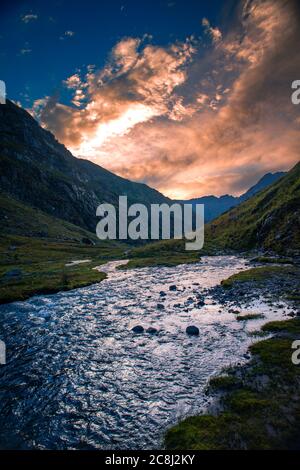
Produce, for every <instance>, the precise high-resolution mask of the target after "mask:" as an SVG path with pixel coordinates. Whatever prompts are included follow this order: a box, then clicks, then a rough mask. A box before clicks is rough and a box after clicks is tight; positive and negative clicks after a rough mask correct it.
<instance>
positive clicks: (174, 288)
mask: <svg viewBox="0 0 300 470" xmlns="http://www.w3.org/2000/svg"><path fill="white" fill-rule="evenodd" d="M169 290H170V291H175V290H177V286H175V284H173V285H172V286H170V287H169Z"/></svg>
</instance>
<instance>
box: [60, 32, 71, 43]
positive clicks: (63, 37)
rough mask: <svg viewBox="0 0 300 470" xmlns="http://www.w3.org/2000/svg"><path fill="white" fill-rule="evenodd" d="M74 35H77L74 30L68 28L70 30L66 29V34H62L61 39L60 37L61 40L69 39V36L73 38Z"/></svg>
mask: <svg viewBox="0 0 300 470" xmlns="http://www.w3.org/2000/svg"><path fill="white" fill-rule="evenodd" d="M73 36H75V33H74V31H70V30H68V31H65V32H64V34H63V35H62V36H60V38H59V39H60V40H61V41H64V40H65V39H67V38H72V37H73Z"/></svg>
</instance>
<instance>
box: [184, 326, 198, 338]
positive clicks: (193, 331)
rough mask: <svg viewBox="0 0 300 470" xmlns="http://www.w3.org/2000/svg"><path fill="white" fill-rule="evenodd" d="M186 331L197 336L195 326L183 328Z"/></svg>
mask: <svg viewBox="0 0 300 470" xmlns="http://www.w3.org/2000/svg"><path fill="white" fill-rule="evenodd" d="M185 331H186V333H187V334H188V335H190V336H199V333H200V332H199V328H197V326H193V325H192V326H188V327H187V329H186V330H185Z"/></svg>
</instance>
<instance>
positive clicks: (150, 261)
mask: <svg viewBox="0 0 300 470" xmlns="http://www.w3.org/2000/svg"><path fill="white" fill-rule="evenodd" d="M199 261H200V259H199V256H198V255H194V256H191V255H188V254H184V253H183V254H177V255H173V256H172V255H170V256H162V257H159V256H153V257H151V258H133V259H130V260H129V261H128V263H127V264H125V265H123V266H120V268H119V269H135V268H147V267H151V266H169V267H171V266H177V265H179V264H190V263H198V262H199Z"/></svg>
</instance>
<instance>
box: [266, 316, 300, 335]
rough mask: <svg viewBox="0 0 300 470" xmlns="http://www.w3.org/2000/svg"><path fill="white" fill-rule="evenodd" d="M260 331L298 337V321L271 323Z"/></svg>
mask: <svg viewBox="0 0 300 470" xmlns="http://www.w3.org/2000/svg"><path fill="white" fill-rule="evenodd" d="M262 331H264V332H270V333H282V332H287V333H291V334H295V335H300V320H299V319H298V318H293V319H292V320H285V321H271V322H269V323H267V324H266V325H264V326H263V327H262Z"/></svg>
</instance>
